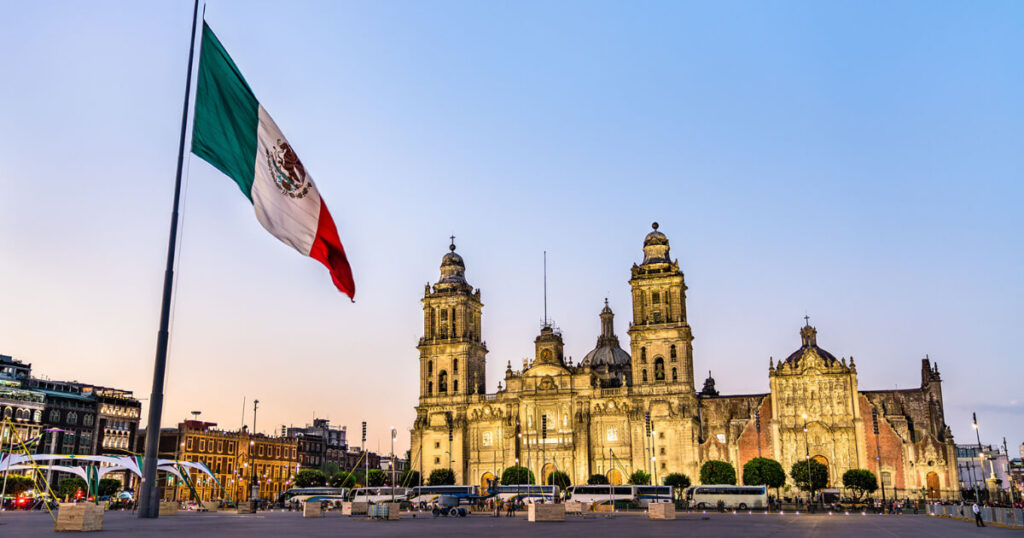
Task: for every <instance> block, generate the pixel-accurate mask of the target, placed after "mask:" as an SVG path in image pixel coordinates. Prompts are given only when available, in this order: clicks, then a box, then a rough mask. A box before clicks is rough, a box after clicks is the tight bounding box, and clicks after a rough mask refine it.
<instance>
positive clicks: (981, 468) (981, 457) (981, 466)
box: [971, 412, 996, 502]
mask: <svg viewBox="0 0 1024 538" xmlns="http://www.w3.org/2000/svg"><path fill="white" fill-rule="evenodd" d="M971 420H972V424H971V427H973V428H974V436H975V439H977V440H978V477H979V478H980V479H981V480H984V478H982V477H984V476H985V451H984V450H982V448H981V431H980V430H979V429H978V414H977V413H973V412H972V413H971ZM995 476H996V473H995V469H993V470H992V478H995ZM977 488H978V487H977V485H975V491H977ZM975 495H976V497H977V494H975ZM977 499H978V502H981V497H977Z"/></svg>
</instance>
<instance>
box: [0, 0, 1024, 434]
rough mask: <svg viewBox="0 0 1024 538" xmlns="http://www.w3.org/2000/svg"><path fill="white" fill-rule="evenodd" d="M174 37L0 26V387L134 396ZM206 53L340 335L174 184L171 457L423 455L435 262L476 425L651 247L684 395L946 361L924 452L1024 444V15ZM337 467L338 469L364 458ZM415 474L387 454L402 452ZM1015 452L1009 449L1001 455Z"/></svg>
mask: <svg viewBox="0 0 1024 538" xmlns="http://www.w3.org/2000/svg"><path fill="white" fill-rule="evenodd" d="M190 18H191V3H190V2H188V1H174V2H160V3H155V2H122V3H114V2H99V3H98V2H63V3H36V2H20V3H15V4H11V5H8V6H6V7H5V19H6V20H7V21H8V25H7V26H6V27H5V31H4V32H3V33H2V34H0V46H2V48H3V50H5V51H6V53H5V55H4V59H3V60H2V65H3V68H4V69H3V70H4V73H5V75H6V76H5V77H4V83H3V84H2V85H0V102H2V103H3V112H4V113H3V116H4V121H3V125H4V127H5V128H4V129H3V133H4V134H3V135H0V136H2V139H0V188H2V191H3V195H2V196H0V305H2V308H0V353H6V354H12V355H15V356H16V357H19V358H21V359H23V360H25V361H28V362H31V363H33V366H34V368H35V370H36V371H37V372H38V373H41V374H44V375H49V376H51V377H54V378H74V379H79V380H88V381H90V382H94V383H100V384H106V385H112V386H117V387H122V388H126V389H131V390H134V391H135V392H136V393H137V394H138V395H139V396H142V397H147V396H148V395H149V384H150V379H151V375H152V359H153V352H154V343H155V337H156V329H157V319H158V313H159V312H158V311H159V301H160V287H161V282H162V278H163V274H162V273H163V264H164V255H165V249H166V234H167V226H168V217H169V212H170V204H171V190H172V183H173V176H174V163H175V156H176V150H177V136H178V129H179V118H180V108H181V98H182V93H183V78H184V75H185V62H186V55H187V47H188V30H189V24H190V22H191V21H190ZM206 18H207V21H208V22H209V23H210V25H211V26H212V27H213V29H214V30H215V31H216V32H217V34H218V36H219V37H220V39H221V41H222V42H223V43H224V45H225V46H226V47H227V49H228V51H229V52H230V53H231V54H232V55H233V57H234V59H235V61H236V62H237V63H238V65H239V66H240V68H241V69H242V71H243V73H244V74H245V76H246V77H247V79H248V81H249V83H250V84H251V86H252V87H253V89H254V91H255V92H256V94H257V96H258V97H259V99H260V100H261V102H262V103H263V104H264V106H265V107H266V108H267V109H268V110H269V111H270V112H271V114H273V116H274V118H275V120H276V121H277V124H278V125H279V126H280V127H281V128H282V130H283V131H284V132H285V133H286V134H287V135H288V137H289V139H290V140H291V142H292V143H293V145H294V146H295V147H296V148H297V150H298V152H299V155H300V156H301V157H302V159H303V161H304V163H305V165H306V167H307V169H308V170H309V171H310V172H311V173H312V174H313V177H314V178H315V179H316V180H317V182H318V185H319V187H320V190H321V192H322V193H323V195H324V197H325V199H326V200H327V203H328V205H329V207H330V208H331V210H332V213H333V214H334V216H335V220H336V221H337V223H338V226H339V228H340V232H341V236H342V240H343V241H344V243H345V246H346V247H347V249H348V251H349V254H350V257H351V260H352V264H353V270H354V272H355V277H356V282H357V286H358V293H357V297H356V298H357V302H356V303H355V304H352V303H350V302H348V300H347V299H346V298H345V297H344V296H342V295H341V294H339V293H337V292H336V291H335V290H334V288H333V286H332V285H331V282H330V279H329V277H328V275H327V273H326V271H325V270H324V269H323V268H322V267H321V266H320V265H319V264H318V263H316V262H315V261H313V260H310V259H307V258H303V257H302V256H300V255H298V254H296V253H295V252H294V251H292V250H290V249H289V248H288V247H287V246H285V245H283V244H281V243H279V242H277V240H276V239H274V238H273V237H271V236H270V235H269V234H267V233H266V232H265V231H264V230H263V229H262V228H261V227H260V226H259V224H258V223H257V222H256V219H255V218H254V216H253V213H252V208H251V206H250V205H249V203H248V201H247V200H246V199H245V198H244V197H243V196H242V194H241V193H240V192H239V191H238V190H237V188H236V187H235V185H234V184H233V183H232V182H231V181H230V180H229V179H228V178H226V177H225V176H222V175H220V174H219V173H218V172H216V171H215V170H214V169H213V168H212V167H210V166H209V165H207V164H206V163H205V162H202V161H200V160H199V159H197V158H194V157H192V158H191V159H190V160H189V161H188V172H189V174H188V176H189V177H188V189H187V196H186V205H185V219H184V235H183V240H182V243H181V251H180V252H181V258H180V267H179V278H178V281H177V306H176V310H175V318H174V326H173V333H172V354H171V362H170V367H169V378H168V392H167V406H166V411H165V414H164V422H165V423H172V422H176V421H177V420H179V419H182V418H185V417H186V416H187V413H188V411H191V410H193V409H196V410H202V411H203V418H206V419H208V420H213V421H216V422H219V423H221V424H222V425H225V426H228V427H237V425H238V422H239V420H240V419H241V406H242V398H243V396H247V397H248V398H249V401H250V402H251V400H252V399H253V398H259V399H260V400H261V402H262V406H261V409H260V414H259V419H260V423H259V424H258V426H259V429H260V430H264V431H268V430H270V429H271V428H276V427H277V426H279V425H280V424H283V423H284V424H301V423H305V422H308V421H309V420H311V419H312V417H313V416H314V413H315V414H317V415H321V416H328V417H330V418H331V419H332V420H333V421H335V422H336V423H339V424H345V425H348V426H350V429H351V430H353V431H354V432H355V431H357V430H358V423H359V421H360V420H362V419H364V418H365V419H367V420H369V421H370V434H371V448H375V446H373V443H375V442H376V440H377V439H380V442H381V443H382V447H383V443H385V439H387V433H386V430H387V428H388V427H389V426H391V425H395V426H396V427H399V428H400V429H402V430H405V429H406V428H408V427H410V426H411V422H412V418H413V416H414V415H413V406H414V405H415V403H416V396H417V375H418V374H417V369H418V366H417V351H416V348H415V345H416V340H417V338H418V336H419V335H420V333H421V331H422V320H421V315H422V311H421V309H420V304H419V299H420V298H421V296H422V293H423V285H424V284H425V283H426V282H427V281H434V280H436V279H437V277H438V265H439V263H440V258H441V256H442V254H443V253H444V252H445V251H446V246H447V243H448V236H449V235H451V234H455V235H456V236H457V239H456V242H457V244H458V249H459V252H460V253H461V254H462V255H463V256H464V257H465V259H466V263H467V266H468V271H467V276H468V278H469V279H470V281H471V283H473V284H474V285H476V286H479V287H480V288H481V289H482V293H483V300H484V303H485V305H486V306H485V309H484V335H485V338H486V340H487V343H488V346H489V349H490V354H489V356H488V380H487V386H488V390H489V391H493V390H494V389H495V387H496V384H497V381H498V380H499V379H500V377H501V376H502V374H503V371H504V368H505V363H506V361H508V360H512V362H513V364H519V361H520V360H521V359H522V358H523V357H525V356H528V355H529V354H530V353H531V352H532V341H533V338H534V336H535V335H536V333H537V330H538V323H539V320H540V318H541V316H542V312H541V308H542V295H541V284H542V281H541V256H542V254H541V253H542V251H544V250H547V251H548V253H549V268H548V271H549V288H550V296H549V304H550V310H551V314H552V317H553V318H554V319H555V321H556V322H557V323H558V325H559V326H560V327H561V328H562V329H563V331H564V335H565V340H566V350H567V353H568V354H569V355H572V356H573V357H574V358H575V359H576V360H579V359H580V358H582V357H583V355H584V354H585V353H586V352H587V351H588V350H589V349H590V348H591V347H592V346H593V345H594V342H595V339H596V337H597V333H598V318H597V314H598V311H599V310H600V308H601V306H602V300H603V298H604V297H606V296H607V297H608V298H609V300H610V302H611V306H612V308H613V309H614V310H615V311H616V313H618V314H619V315H618V317H617V318H616V329H617V332H618V333H619V336H620V338H621V339H622V341H623V343H624V345H625V343H626V342H627V339H626V335H625V329H626V323H627V321H628V319H627V315H626V314H627V312H628V311H629V305H628V301H629V292H628V290H629V288H628V284H627V280H628V278H629V267H630V265H631V264H633V263H634V262H637V261H639V260H640V256H641V251H640V246H641V241H642V238H643V236H644V235H645V234H646V233H647V232H648V231H649V226H650V222H651V221H654V220H657V221H658V222H660V223H661V230H662V231H664V232H665V233H666V234H668V236H669V238H670V240H671V243H672V253H673V255H674V256H675V257H678V258H679V261H680V263H681V264H682V267H683V269H684V271H685V272H686V278H687V284H688V285H689V287H690V290H689V294H688V298H689V315H690V319H689V321H690V323H691V325H692V327H693V332H694V335H695V336H696V340H695V342H694V352H695V360H694V366H695V370H696V371H697V380H696V381H697V383H698V384H700V383H702V382H703V379H704V377H705V375H706V373H707V371H708V370H712V371H713V372H714V374H715V378H716V380H717V382H718V387H719V389H720V390H721V391H723V393H752V392H766V391H767V387H768V377H767V368H768V357H769V356H774V357H775V358H776V359H778V358H780V357H785V356H786V355H788V354H789V353H790V352H792V351H793V350H794V349H795V348H796V347H797V346H798V345H799V337H798V333H797V331H798V328H799V326H800V325H801V324H802V323H803V319H802V318H803V316H804V314H805V313H809V314H810V316H811V321H812V323H813V324H814V325H816V326H817V327H818V330H819V344H821V345H822V346H823V347H825V348H826V349H828V350H830V351H832V352H833V353H834V354H836V355H837V356H850V355H853V356H854V357H855V358H856V361H857V365H858V368H859V381H860V387H861V388H863V389H884V388H893V387H897V386H898V387H900V388H907V387H912V386H916V385H917V384H918V383H919V380H920V374H919V370H920V359H921V358H922V357H924V356H925V354H928V355H930V357H931V358H932V359H933V360H935V361H937V362H938V364H939V368H940V370H941V373H942V376H943V381H944V385H943V391H944V395H945V409H946V419H947V422H948V423H949V425H950V426H951V427H952V428H953V431H954V434H955V435H956V437H957V440H958V441H961V442H967V441H972V440H973V437H974V433H973V431H972V430H971V428H970V413H971V411H973V410H976V411H977V412H978V413H979V420H980V422H981V428H982V429H981V432H982V437H983V441H985V442H1001V440H1002V436H1003V435H1006V436H1007V437H1008V442H1009V443H1010V444H1011V446H1014V445H1018V444H1019V443H1020V442H1021V441H1024V438H1022V436H1021V433H1020V432H1021V431H1024V391H1022V390H1021V382H1020V380H1021V372H1020V364H1021V363H1020V353H1021V351H1020V349H1021V342H1020V335H1021V327H1022V326H1024V314H1022V308H1021V303H1022V299H1024V276H1022V275H1024V272H1022V270H1021V266H1022V263H1024V248H1022V246H1024V233H1022V230H1024V217H1022V211H1021V207H1022V203H1024V181H1022V174H1024V172H1022V170H1024V166H1022V164H1024V163H1022V156H1021V155H1022V153H1021V148H1024V127H1022V125H1024V69H1022V68H1021V66H1022V65H1024V33H1022V32H1021V31H1020V28H1021V27H1022V24H1024V6H1022V5H1021V4H1020V3H1017V2H986V3H963V2H904V3H896V4H893V3H882V2H877V3H870V2H849V3H842V2H800V3H797V2H770V3H764V2H748V3H739V2H728V3H722V2H707V3H704V4H697V3H684V2H666V3H654V2H645V3H641V4H639V5H638V4H636V3H629V2H617V3H609V2H579V3H570V2H557V3H553V2H537V3H523V2H515V3H497V2H459V3H453V2H401V3H399V2H360V3H351V2H322V3H314V2H287V3H281V2H241V1H227V0H212V1H211V2H210V4H209V6H208V7H207V11H206ZM357 436H358V434H357V433H355V434H353V435H352V436H351V437H352V438H356V437H357ZM400 444H401V446H402V448H403V449H404V447H405V446H407V444H408V436H407V435H402V436H401V437H400ZM1011 452H1013V449H1011Z"/></svg>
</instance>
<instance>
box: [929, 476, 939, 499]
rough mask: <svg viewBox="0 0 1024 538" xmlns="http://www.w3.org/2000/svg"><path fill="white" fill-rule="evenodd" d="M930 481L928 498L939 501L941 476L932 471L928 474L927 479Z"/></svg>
mask: <svg viewBox="0 0 1024 538" xmlns="http://www.w3.org/2000/svg"><path fill="white" fill-rule="evenodd" d="M926 478H927V480H928V498H929V499H938V498H939V475H938V474H937V473H935V471H932V472H930V473H928V476H927V477H926Z"/></svg>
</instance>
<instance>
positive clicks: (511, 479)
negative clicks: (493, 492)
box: [501, 465, 536, 486]
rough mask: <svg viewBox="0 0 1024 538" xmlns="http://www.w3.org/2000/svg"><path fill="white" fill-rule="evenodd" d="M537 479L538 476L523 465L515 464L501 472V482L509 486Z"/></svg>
mask: <svg viewBox="0 0 1024 538" xmlns="http://www.w3.org/2000/svg"><path fill="white" fill-rule="evenodd" d="M535 481H536V477H534V476H533V471H531V470H529V469H527V468H526V467H523V466H522V465H513V466H511V467H508V468H506V469H505V470H504V471H502V472H501V483H502V484H505V485H507V486H514V485H516V484H533V483H534V482H535Z"/></svg>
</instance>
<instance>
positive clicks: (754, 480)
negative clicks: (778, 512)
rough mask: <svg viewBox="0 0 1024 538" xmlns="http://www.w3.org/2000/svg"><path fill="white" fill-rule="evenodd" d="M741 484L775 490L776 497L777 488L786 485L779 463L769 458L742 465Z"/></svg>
mask: <svg viewBox="0 0 1024 538" xmlns="http://www.w3.org/2000/svg"><path fill="white" fill-rule="evenodd" d="M743 484H745V485H747V486H766V487H769V488H775V496H776V497H778V496H779V488H781V487H782V486H783V485H785V484H786V471H783V470H782V464H781V463H779V462H777V461H775V460H773V459H771V458H754V459H752V460H750V461H748V462H747V463H744V464H743Z"/></svg>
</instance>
